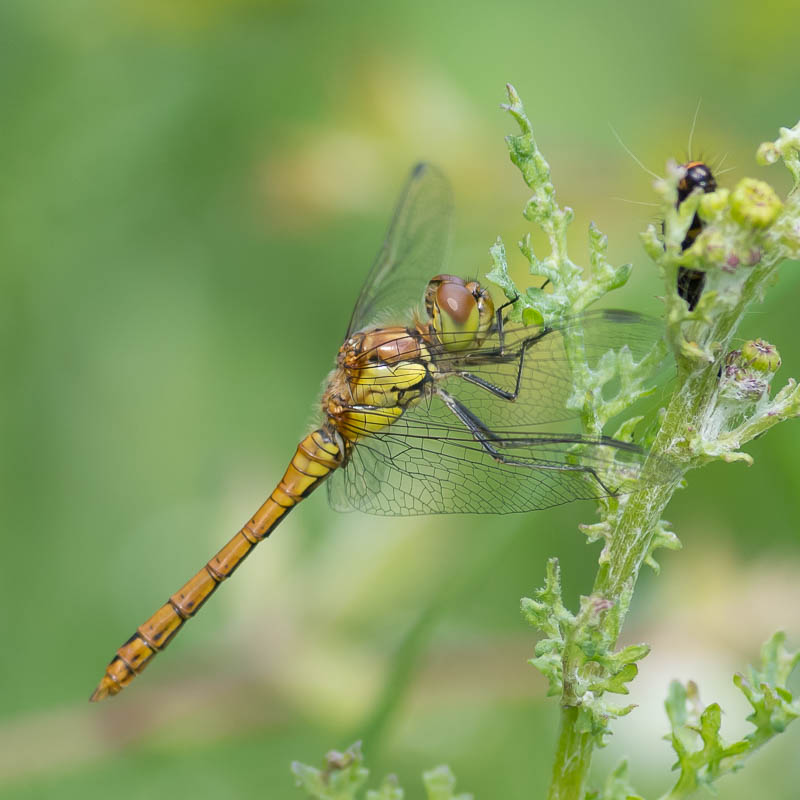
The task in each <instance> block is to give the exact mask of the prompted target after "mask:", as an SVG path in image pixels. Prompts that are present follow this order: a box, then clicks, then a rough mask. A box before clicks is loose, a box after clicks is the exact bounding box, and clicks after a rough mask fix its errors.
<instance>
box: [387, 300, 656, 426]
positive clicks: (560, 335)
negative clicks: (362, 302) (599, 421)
mask: <svg viewBox="0 0 800 800" xmlns="http://www.w3.org/2000/svg"><path fill="white" fill-rule="evenodd" d="M574 329H577V330H578V331H582V349H583V357H584V358H585V359H586V361H587V363H588V364H589V366H590V368H592V369H597V368H598V367H599V366H600V361H601V359H602V358H603V357H607V356H606V354H607V353H609V352H614V353H617V354H620V353H621V352H622V350H623V348H627V350H628V352H629V353H630V356H631V357H632V358H633V359H634V360H635V361H640V360H641V359H642V358H644V357H645V356H646V355H647V354H648V353H650V351H651V349H652V348H653V346H654V345H655V344H656V342H657V341H659V340H660V339H661V338H662V337H663V334H664V325H663V322H661V321H660V320H658V319H655V318H653V317H647V316H644V315H642V314H636V313H633V312H630V311H618V310H605V311H595V312H589V313H586V314H582V315H579V316H577V317H574V318H571V319H567V320H565V321H564V322H563V323H561V324H559V325H558V326H555V327H552V328H551V329H548V330H542V329H537V328H535V327H516V328H512V329H507V330H506V331H505V332H504V336H503V342H502V346H501V341H500V337H499V335H498V334H497V333H496V332H495V333H493V334H492V335H491V336H489V337H488V338H487V339H486V340H485V341H484V342H483V344H482V345H481V346H480V347H472V348H469V349H467V350H464V351H460V352H455V353H450V352H440V353H434V354H433V360H434V363H435V365H436V369H437V370H438V373H439V375H440V376H441V382H442V384H443V385H444V387H445V388H446V389H447V391H448V392H449V393H450V394H452V395H453V396H455V397H456V398H457V399H458V400H459V401H460V402H461V403H462V404H463V405H465V406H466V407H467V408H469V409H470V410H471V411H473V412H474V413H476V414H477V415H478V416H479V417H480V418H481V419H482V420H483V421H484V423H485V424H487V425H489V426H490V427H502V428H512V427H531V426H534V425H539V424H542V423H547V422H556V421H560V420H565V419H570V418H573V417H576V416H577V415H578V414H579V411H580V400H581V398H576V400H577V401H578V402H570V400H571V398H572V394H573V378H572V370H571V366H570V362H569V359H568V355H567V352H566V349H565V334H566V333H569V332H572V331H573V330H574ZM465 375H468V376H471V378H472V380H468V379H465V377H463V376H465ZM386 380H387V381H388V382H391V381H392V380H393V379H392V377H391V376H387V378H386ZM377 382H379V381H377ZM492 388H493V389H495V390H498V391H495V392H492V390H491V389H492ZM607 388H608V389H609V390H613V389H614V388H618V387H615V385H614V384H613V383H610V384H609V385H608V387H607ZM502 392H505V393H506V394H513V395H514V399H513V400H509V399H505V398H503V397H501V396H499V395H500V394H501V393H502Z"/></svg>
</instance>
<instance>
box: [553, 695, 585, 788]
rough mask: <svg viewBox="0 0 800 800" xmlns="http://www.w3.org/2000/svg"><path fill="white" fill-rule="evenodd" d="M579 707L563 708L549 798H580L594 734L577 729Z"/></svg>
mask: <svg viewBox="0 0 800 800" xmlns="http://www.w3.org/2000/svg"><path fill="white" fill-rule="evenodd" d="M579 713H580V709H578V708H576V707H574V706H572V707H562V708H561V723H560V727H559V734H558V747H557V750H556V758H555V763H554V764H553V780H552V782H551V784H550V791H549V792H548V794H547V800H580V798H582V797H583V786H584V783H585V782H586V774H587V773H588V771H589V766H590V765H591V763H592V747H593V743H592V734H591V733H579V732H578V724H577V722H578V715H579Z"/></svg>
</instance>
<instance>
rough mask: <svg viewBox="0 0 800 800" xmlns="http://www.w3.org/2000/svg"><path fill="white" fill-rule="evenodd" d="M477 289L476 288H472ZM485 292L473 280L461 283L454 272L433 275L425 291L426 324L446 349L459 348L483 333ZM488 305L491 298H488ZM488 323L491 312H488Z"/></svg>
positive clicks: (472, 343) (477, 338) (472, 342)
mask: <svg viewBox="0 0 800 800" xmlns="http://www.w3.org/2000/svg"><path fill="white" fill-rule="evenodd" d="M476 289H477V291H476ZM486 298H488V294H487V293H486V292H485V291H484V290H483V289H480V287H479V286H478V284H477V283H474V282H472V283H469V284H468V283H465V281H464V280H463V279H462V278H459V277H457V276H455V275H437V276H436V277H435V278H434V279H433V280H431V281H430V282H429V283H428V288H427V289H426V291H425V308H426V310H427V312H428V318H429V325H430V328H431V331H432V333H433V334H434V335H435V336H436V338H437V339H438V341H439V342H440V343H441V344H442V345H444V346H445V347H446V348H447V349H448V350H463V349H465V348H467V347H469V346H470V345H474V344H475V342H476V340H478V341H479V340H480V339H481V338H483V335H485V331H484V330H483V328H484V320H483V316H484V315H485V313H486V312H485V308H486ZM488 302H489V303H490V304H491V298H488ZM489 317H490V322H491V313H490V314H489Z"/></svg>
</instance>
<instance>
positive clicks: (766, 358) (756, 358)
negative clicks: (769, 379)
mask: <svg viewBox="0 0 800 800" xmlns="http://www.w3.org/2000/svg"><path fill="white" fill-rule="evenodd" d="M741 360H742V361H743V362H744V363H745V364H746V365H747V366H748V367H749V368H750V369H752V370H755V371H756V372H769V373H773V372H777V371H778V368H779V367H780V365H781V357H780V354H779V353H778V348H777V347H775V345H773V344H770V343H769V342H765V341H764V340H763V339H753V340H752V341H749V342H745V343H744V344H743V345H742V350H741Z"/></svg>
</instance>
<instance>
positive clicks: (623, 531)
mask: <svg viewBox="0 0 800 800" xmlns="http://www.w3.org/2000/svg"><path fill="white" fill-rule="evenodd" d="M508 96H509V105H508V106H506V108H507V110H508V111H509V112H510V113H511V115H512V116H513V117H514V119H515V120H516V121H517V123H518V124H519V126H520V129H521V133H520V134H519V135H512V136H509V137H507V143H508V148H509V152H510V155H511V160H512V162H513V163H514V164H515V166H517V167H518V168H519V170H520V172H521V173H522V176H523V178H524V180H525V182H526V184H527V185H528V186H529V187H530V188H531V189H532V190H533V196H532V197H531V199H530V200H529V201H528V204H527V205H526V207H525V217H526V219H528V220H529V221H530V222H533V223H534V224H536V225H538V226H539V227H540V228H541V229H542V231H543V232H544V234H545V236H546V239H547V242H548V247H549V254H548V255H547V256H546V257H544V258H542V259H540V258H538V257H537V256H536V254H535V253H534V248H533V246H532V244H531V237H530V235H529V234H528V235H526V236H525V237H524V238H523V240H522V241H521V242H520V245H519V246H520V250H521V251H522V253H523V254H524V256H525V258H526V259H527V260H528V262H529V264H530V274H531V275H532V276H534V277H537V278H545V279H546V280H547V283H548V284H549V287H548V290H547V291H545V290H543V289H542V288H538V287H535V288H530V289H528V290H527V291H525V292H521V291H520V290H519V289H518V288H517V286H516V285H515V283H514V281H513V280H512V279H511V277H510V276H509V273H508V266H507V263H506V256H505V248H504V246H503V244H502V242H501V241H499V240H498V243H497V244H496V245H495V246H494V247H492V249H491V255H492V259H493V263H494V267H493V270H492V271H491V272H490V273H489V275H488V277H489V279H490V280H492V281H494V282H495V283H496V284H497V285H499V286H500V287H501V288H502V289H503V291H504V292H505V294H506V296H507V297H508V299H509V300H510V301H512V302H513V303H514V308H513V316H512V318H514V319H516V320H517V321H524V322H526V323H529V324H530V323H536V324H542V322H543V324H545V325H547V324H550V323H557V322H559V320H560V319H562V318H563V317H565V316H566V315H568V314H575V313H579V312H581V311H583V310H584V309H585V308H586V307H587V306H588V305H590V304H591V303H593V302H595V301H596V300H598V299H600V298H601V297H603V296H604V295H606V294H607V293H608V292H610V291H612V290H614V289H617V288H619V287H620V286H622V285H624V283H625V282H626V281H627V279H628V278H629V276H630V272H631V269H630V266H629V265H624V266H622V267H614V266H612V265H611V264H610V263H609V261H608V259H607V255H606V254H607V250H608V242H607V240H606V237H605V236H603V235H602V234H601V233H600V232H599V231H598V230H597V228H596V227H595V226H594V225H592V226H591V227H590V230H589V254H590V255H589V260H590V268H589V269H588V270H584V269H582V268H581V267H580V266H578V265H577V264H575V263H574V262H573V261H572V260H571V259H570V258H569V256H568V252H567V250H568V247H567V227H568V226H569V224H570V223H571V222H572V220H573V218H574V213H573V211H572V209H570V208H562V207H561V206H559V205H558V203H557V202H556V192H555V187H554V186H553V183H552V180H551V175H550V167H549V165H548V163H547V162H546V160H545V158H544V156H543V155H542V153H541V152H540V150H539V149H538V147H537V145H536V142H535V140H534V138H533V129H532V127H531V123H530V121H529V119H528V117H527V115H526V113H525V109H524V108H523V105H522V101H521V100H520V98H519V96H518V95H517V93H516V91H515V90H514V88H513V87H511V86H509V87H508ZM799 140H800V123H798V125H797V126H796V127H795V128H794V129H792V130H788V129H783V130H782V131H781V134H780V138H779V139H778V140H777V141H776V142H774V143H769V144H766V145H762V146H761V148H760V149H759V156H760V158H762V160H770V161H772V162H774V161H776V160H777V159H778V158H782V159H783V160H784V161H785V163H786V165H787V167H788V169H789V172H790V173H791V175H792V176H793V179H794V185H793V186H792V189H791V191H790V193H789V195H788V197H787V199H786V201H785V203H782V202H781V201H780V200H779V199H778V197H777V194H776V193H775V191H774V190H773V189H772V188H771V187H770V186H769V185H767V184H765V183H763V182H761V181H756V180H753V179H749V178H744V179H742V180H741V181H739V183H738V184H737V186H736V187H735V188H734V190H733V191H732V192H729V191H727V190H725V189H722V190H717V191H715V192H713V193H711V194H706V195H701V194H700V193H694V194H692V195H690V196H689V197H688V198H687V199H686V200H684V201H683V202H682V203H678V183H679V181H680V180H681V178H682V177H683V174H684V170H683V169H682V168H681V167H679V166H677V165H675V164H673V165H670V166H669V169H668V173H669V174H668V177H667V178H666V179H664V180H662V181H659V183H658V185H657V190H658V192H659V194H660V195H661V198H662V212H663V215H664V220H665V222H664V229H663V233H662V234H661V235H659V233H658V232H657V231H656V229H655V227H654V226H652V225H651V226H650V228H649V229H648V230H647V232H646V234H645V235H644V243H645V248H646V249H647V251H648V253H649V255H650V257H651V258H652V259H653V261H655V263H656V264H657V265H658V267H659V271H660V274H661V276H662V277H663V279H664V292H665V297H666V322H665V335H664V340H663V342H658V343H656V344H655V345H654V346H653V349H652V352H651V353H648V354H647V355H646V356H644V357H643V358H642V359H641V360H640V361H638V362H635V361H634V360H633V358H632V356H631V353H630V351H629V350H628V349H627V348H623V349H622V350H621V351H619V352H613V351H612V352H609V353H608V354H607V355H608V357H603V358H601V359H600V363H599V365H597V366H596V367H595V368H592V366H590V364H589V362H588V360H587V359H586V358H585V356H584V349H583V344H584V343H583V338H582V332H581V330H580V329H576V328H568V329H567V332H566V333H565V339H566V349H567V353H568V355H569V357H570V363H571V367H572V373H573V387H574V391H573V396H572V400H571V402H573V403H574V404H575V408H576V409H578V410H579V411H580V413H581V421H582V427H583V430H584V432H585V433H588V434H593V435H599V434H602V433H603V432H604V427H605V425H606V424H607V423H608V421H609V420H611V419H614V418H616V417H618V416H619V415H624V414H625V412H626V410H627V409H629V408H630V407H632V406H633V405H634V404H635V403H636V402H637V401H638V400H639V399H641V398H642V397H645V396H647V394H649V392H650V390H649V389H648V388H647V385H646V379H647V377H648V376H649V374H650V373H651V372H652V368H653V366H654V365H655V364H657V363H658V362H659V361H660V360H661V358H662V357H663V350H664V348H665V346H667V345H668V346H669V348H670V350H671V352H672V355H673V356H674V358H675V362H676V365H677V372H678V377H677V381H676V383H675V387H674V389H673V391H672V395H671V396H670V398H669V399H668V401H667V403H666V406H665V408H664V409H662V411H661V413H660V416H659V420H658V428H657V430H656V431H655V432H654V433H652V434H651V439H652V445H651V451H650V462H651V463H655V464H657V465H658V464H674V465H675V474H674V476H673V477H672V479H671V480H664V479H662V480H659V481H653V482H652V484H651V485H646V486H645V488H643V489H641V490H640V491H637V492H634V493H631V494H627V495H620V496H618V497H607V498H603V499H601V500H599V501H598V512H599V515H600V522H598V523H594V524H591V525H584V526H582V529H583V530H584V532H585V533H587V534H588V536H589V538H590V540H593V541H594V540H597V539H602V540H604V547H603V550H602V552H601V554H600V558H599V561H598V571H597V575H596V577H595V581H594V586H593V589H592V592H591V593H590V594H589V595H586V596H582V597H581V598H580V608H579V611H578V612H577V613H572V612H570V611H569V609H568V608H567V606H566V605H565V603H564V601H563V596H562V586H561V577H560V570H559V566H558V561H557V559H551V560H550V562H549V563H548V567H547V575H546V579H545V585H544V586H543V587H542V588H541V589H539V590H538V591H537V592H536V593H535V597H534V598H524V599H523V600H522V613H523V616H524V617H525V619H526V620H527V621H528V622H529V623H530V624H531V625H533V626H534V627H536V628H537V629H538V630H539V631H541V632H542V633H543V634H544V638H542V639H540V640H539V642H538V643H537V645H536V655H535V657H534V658H532V659H531V662H530V663H531V664H532V665H533V666H534V667H536V668H537V669H538V670H539V671H540V672H541V673H542V674H543V675H544V676H545V678H546V679H547V682H548V687H549V689H548V695H551V696H555V697H558V698H559V699H560V705H561V721H560V734H559V740H558V745H557V750H556V757H555V763H554V765H553V775H552V782H551V785H550V791H549V794H548V797H549V798H550V800H582V799H583V798H584V797H586V798H604V799H605V800H625V798H634V797H637V798H638V797H639V795H636V794H634V792H633V790H632V789H631V787H630V786H629V784H628V779H627V762H623V763H622V764H621V765H620V766H619V767H618V768H617V769H616V770H614V771H613V772H612V774H611V776H610V778H609V779H608V781H607V782H606V785H605V788H604V789H603V790H602V793H600V792H599V791H597V790H588V791H587V789H586V783H587V776H588V772H589V767H590V765H591V760H592V752H593V749H594V748H595V747H602V746H604V744H605V743H606V737H607V736H608V734H609V733H610V732H611V731H610V727H611V724H612V722H613V721H614V720H615V719H616V718H618V717H621V716H625V715H627V714H629V713H630V712H632V711H633V709H634V707H635V706H634V705H632V704H625V705H620V704H619V703H618V702H617V701H616V700H610V699H609V698H608V697H607V694H612V695H620V694H621V695H626V694H628V693H629V688H628V684H629V683H630V682H631V681H633V680H634V679H635V678H636V676H637V673H638V671H639V668H638V664H637V662H639V661H641V660H642V659H644V658H645V657H646V656H647V655H648V654H649V652H650V646H649V645H647V644H639V645H629V646H627V647H623V648H621V649H616V648H617V641H618V639H619V637H620V634H621V632H622V629H623V624H624V622H625V619H626V616H627V614H628V612H629V610H630V605H631V601H632V599H633V594H634V589H635V586H636V583H637V580H638V577H639V570H640V568H641V567H642V566H643V565H646V564H648V565H650V566H651V567H653V568H654V569H656V570H658V565H657V563H656V562H655V560H654V559H653V551H654V550H655V549H656V548H659V547H667V548H670V549H676V548H679V547H680V542H679V541H678V539H677V537H676V536H675V534H674V533H672V532H671V531H670V530H669V523H668V522H667V521H666V520H663V519H661V513H662V511H663V510H664V508H665V507H666V505H667V504H668V502H669V501H670V499H671V497H672V494H673V493H674V491H675V489H676V488H677V486H678V484H679V482H680V480H681V479H682V477H683V476H684V475H685V474H686V473H687V472H688V471H689V470H691V469H694V468H697V467H700V466H704V465H705V464H708V463H710V462H712V461H715V460H721V461H724V462H736V461H745V462H747V463H752V458H751V457H750V456H749V455H748V454H746V453H743V452H741V450H740V447H741V446H742V445H744V444H746V443H747V442H749V441H750V440H752V439H754V438H755V437H756V436H760V435H762V434H763V433H765V432H766V431H767V430H769V429H770V428H772V427H773V426H774V425H776V424H778V423H779V422H783V421H784V420H786V419H790V418H792V417H796V416H800V387H798V385H797V382H796V381H795V380H793V379H789V381H788V382H787V383H786V385H785V386H784V387H783V388H781V389H780V390H778V391H777V392H775V393H774V394H771V387H770V383H771V380H772V377H773V375H774V373H775V372H776V371H777V369H778V368H779V367H780V365H781V359H780V356H779V355H778V352H777V350H776V349H775V348H774V347H773V346H772V345H770V344H768V343H767V342H765V341H763V340H762V339H756V340H753V341H748V342H745V343H744V344H743V345H742V346H741V347H740V348H739V349H731V348H732V342H733V340H734V336H735V335H736V332H737V329H738V326H739V324H740V323H741V321H742V319H743V317H744V315H745V313H746V311H747V310H748V307H749V306H750V305H751V304H752V303H754V302H756V301H759V300H761V299H762V298H763V295H764V293H765V291H766V289H767V288H768V287H769V286H771V285H772V284H774V282H775V277H776V275H775V273H776V270H777V268H778V267H779V266H780V265H781V264H783V263H784V262H786V260H787V259H793V258H795V259H796V258H798V256H800V191H798V189H800V147H799V146H798V141H799ZM695 213H699V215H700V218H701V220H702V222H703V230H702V231H701V233H700V235H699V236H698V237H697V239H696V240H695V241H694V242H692V244H691V246H689V247H688V248H684V247H682V243H683V242H684V240H685V238H686V234H687V231H688V229H689V227H690V225H691V223H692V220H693V218H694V215H695ZM681 267H684V268H691V269H694V270H703V271H704V272H705V273H706V280H705V286H704V289H703V292H702V295H701V297H700V299H699V302H697V305H696V307H695V308H694V309H693V310H691V311H690V310H689V308H688V305H687V303H686V301H685V300H684V299H683V298H682V297H680V296H679V294H678V290H677V287H678V270H679V268H681ZM609 385H616V387H617V388H616V391H615V392H609V391H608V386H609ZM641 420H642V417H640V416H635V417H630V418H628V419H625V420H624V421H623V422H622V424H621V425H620V427H619V429H618V430H617V432H616V434H615V436H616V437H617V438H622V437H626V436H630V435H631V433H632V432H633V430H634V429H635V428H636V426H637V425H638V423H640V422H641ZM612 458H613V456H612ZM646 478H647V475H646V474H645V483H646V482H647V481H646ZM784 638H785V637H784V635H783V634H775V635H774V636H773V637H772V639H771V640H770V641H769V642H768V643H767V644H766V645H765V646H764V647H763V649H762V663H761V666H760V668H759V669H750V671H749V677H748V678H745V677H743V676H742V675H737V676H736V677H735V678H734V682H735V684H736V686H737V687H738V688H739V689H740V690H741V691H742V693H743V694H744V695H745V697H746V698H747V700H748V702H749V703H750V705H751V706H752V714H751V715H750V716H749V717H748V721H750V722H751V723H752V725H753V726H755V730H754V731H752V732H751V733H749V734H747V735H746V736H744V737H743V738H742V739H740V740H739V741H736V742H734V743H726V742H725V741H724V739H723V738H722V735H721V732H720V726H721V713H722V712H721V709H720V706H719V705H718V704H716V703H713V704H711V705H709V706H707V707H705V708H704V707H703V706H702V705H701V704H700V701H699V696H698V691H697V687H696V685H695V684H694V683H692V682H690V683H689V684H688V685H687V686H686V687H684V686H683V685H682V684H680V683H678V682H674V683H673V684H672V685H671V687H670V691H669V696H668V699H667V701H666V709H667V714H668V717H669V721H670V724H671V727H672V734H671V737H670V740H671V743H672V746H673V749H674V750H675V753H676V755H677V757H678V761H677V764H676V765H675V767H676V768H677V769H678V771H679V777H678V780H677V782H676V783H675V785H674V787H673V788H672V790H671V791H670V792H669V793H668V794H666V795H664V797H665V798H669V800H677V799H678V798H684V797H688V796H690V795H691V794H692V793H693V792H694V791H695V790H696V789H698V788H699V787H701V786H706V787H709V786H711V784H712V783H713V782H714V781H716V780H717V779H718V778H720V777H721V776H723V775H725V774H727V773H729V772H733V771H735V770H738V769H739V768H741V766H742V765H743V762H744V759H745V757H746V756H747V755H749V754H750V753H751V752H752V751H754V750H755V749H757V748H758V747H760V746H761V745H763V744H764V743H765V742H767V741H768V740H769V739H771V738H772V737H773V736H775V735H776V734H777V733H780V732H782V731H783V730H784V729H785V728H786V726H787V725H788V724H789V722H791V721H792V720H793V719H795V718H796V717H797V716H800V698H795V697H794V696H793V694H792V692H791V691H790V690H789V688H788V686H787V684H788V681H789V677H790V675H791V672H792V670H793V668H794V667H795V666H796V664H797V663H798V662H800V651H797V652H795V653H790V652H788V651H787V650H786V649H785V647H784V644H783V642H784ZM531 735H535V734H534V733H533V732H532V734H531ZM356 762H357V763H358V767H359V768H358V769H356V767H355V766H354V765H355V764H356ZM360 764H361V762H360V750H356V751H354V753H352V754H351V755H350V756H349V757H348V759H346V766H345V768H341V767H340V764H339V762H337V761H336V760H335V759H334V760H333V761H331V760H330V759H329V767H328V771H326V772H319V771H317V770H313V771H310V769H309V768H307V767H303V768H297V767H296V768H295V772H296V773H297V774H298V775H299V776H300V777H301V781H300V783H299V785H301V786H302V787H303V788H304V789H305V790H306V792H308V793H309V795H310V796H311V797H313V798H317V799H318V800H337V799H338V798H342V800H350V798H354V797H355V796H356V794H355V792H356V790H357V789H358V788H359V786H360V784H361V783H362V782H363V780H364V779H366V775H367V773H366V771H365V770H363V768H361V767H360ZM331 769H332V770H333V771H331ZM356 776H357V777H356ZM345 785H346V786H347V787H348V788H347V790H346V791H344V789H340V788H338V787H342V786H345ZM334 786H336V787H337V788H336V789H335V790H334V788H333V787H334ZM381 791H384V790H383V789H382V790H381ZM337 792H339V793H337ZM378 796H384V795H372V797H373V798H375V797H378ZM398 796H399V797H402V793H401V794H400V795H398ZM368 797H370V795H368Z"/></svg>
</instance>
